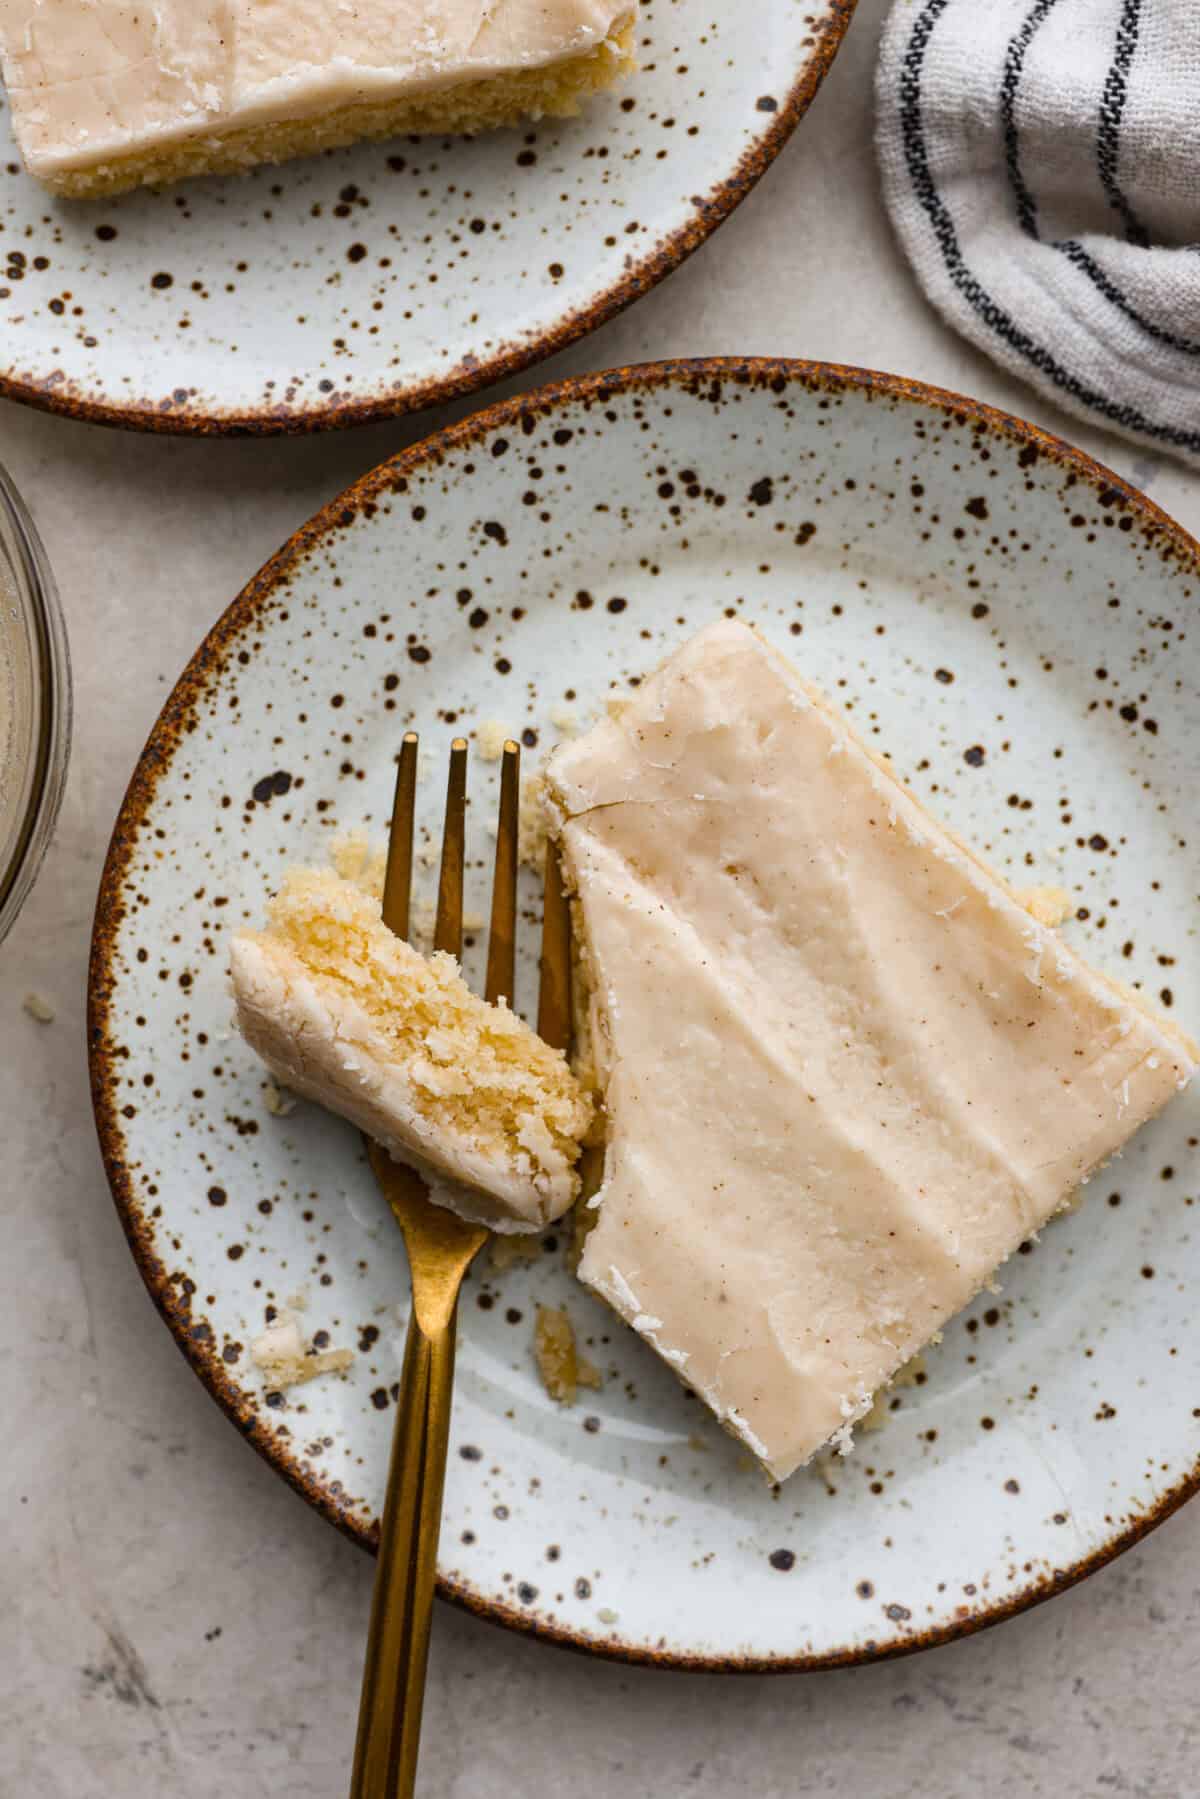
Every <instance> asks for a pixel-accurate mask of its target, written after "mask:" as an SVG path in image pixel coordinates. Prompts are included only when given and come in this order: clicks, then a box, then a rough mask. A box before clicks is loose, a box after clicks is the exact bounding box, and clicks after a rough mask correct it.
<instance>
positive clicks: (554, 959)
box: [537, 842, 571, 1049]
mask: <svg viewBox="0 0 1200 1799" xmlns="http://www.w3.org/2000/svg"><path fill="white" fill-rule="evenodd" d="M543 893H544V898H543V902H542V905H543V909H542V960H541V983H540V986H539V990H538V1023H537V1028H538V1036H539V1037H541V1038H542V1039H543V1040H544V1041H545V1042H546V1043H548V1044H549V1045H550V1047H551V1049H566V1047H567V1045H568V1043H569V1042H570V1038H571V913H570V908H569V906H568V904H567V896H566V894H565V892H564V891H563V883H562V870H561V869H560V867H559V864H558V852H557V850H556V849H555V847H554V844H553V843H552V842H548V843H547V844H546V872H545V878H544V883H543Z"/></svg>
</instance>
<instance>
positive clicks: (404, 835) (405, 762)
mask: <svg viewBox="0 0 1200 1799" xmlns="http://www.w3.org/2000/svg"><path fill="white" fill-rule="evenodd" d="M416 799H417V734H416V732H415V731H406V732H405V734H404V740H403V742H402V743H401V745H400V766H399V767H398V768H397V770H396V797H395V799H394V801H393V803H392V825H391V830H390V832H389V833H388V850H387V874H386V875H385V877H384V882H383V922H384V924H385V925H386V926H387V928H388V930H389V931H394V932H395V933H396V936H397V937H407V936H408V912H409V904H410V901H411V896H412V868H413V813H414V811H415V808H416Z"/></svg>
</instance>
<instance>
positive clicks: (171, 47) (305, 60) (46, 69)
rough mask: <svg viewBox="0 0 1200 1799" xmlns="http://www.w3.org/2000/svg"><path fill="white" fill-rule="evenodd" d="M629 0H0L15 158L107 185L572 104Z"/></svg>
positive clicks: (482, 123)
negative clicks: (346, 0) (140, 0)
mask: <svg viewBox="0 0 1200 1799" xmlns="http://www.w3.org/2000/svg"><path fill="white" fill-rule="evenodd" d="M636 3H637V0H493V3H491V4H488V0H403V3H401V0H355V4H354V5H352V6H349V5H344V4H337V5H335V4H331V3H330V0H154V3H153V4H149V3H146V4H143V5H126V4H123V3H122V0H0V68H2V70H3V75H4V82H5V86H6V87H7V89H8V102H9V107H10V109H11V112H12V120H13V126H14V129H15V131H16V136H17V142H18V145H19V146H20V150H21V154H22V156H23V157H24V159H25V165H26V167H27V168H28V170H29V171H30V173H31V174H33V175H36V176H37V177H38V179H39V180H41V181H43V182H45V183H46V185H47V186H48V187H51V188H53V189H55V190H56V191H57V192H58V193H61V194H67V195H71V196H89V195H99V194H114V193H119V192H120V191H121V190H122V189H124V188H130V187H136V186H137V185H138V184H139V183H142V182H155V183H157V182H167V181H178V180H181V179H182V178H184V177H186V176H191V175H214V174H226V173H229V172H231V171H237V170H244V169H248V168H251V167H252V166H253V165H254V164H256V163H261V162H282V161H284V160H285V159H286V158H288V157H292V156H307V155H310V154H312V153H313V152H314V151H317V150H324V149H329V148H330V147H332V146H334V145H337V144H349V143H352V142H354V141H355V139H357V138H383V137H394V136H397V135H399V134H401V133H407V132H437V133H446V132H468V133H472V132H478V131H484V130H488V129H490V128H491V127H493V126H497V125H511V124H515V123H516V122H518V121H519V120H521V119H526V118H538V117H541V116H542V115H550V116H553V117H562V116H566V115H569V114H571V113H574V112H577V111H578V110H579V106H580V103H581V101H583V100H584V99H586V97H587V96H588V95H589V94H592V93H594V92H596V91H597V90H599V89H601V88H605V87H608V86H609V85H611V83H612V82H613V81H614V80H616V78H617V77H618V76H619V75H620V74H622V73H623V72H624V71H625V70H627V69H629V68H630V67H632V62H633V27H634V17H635V11H636Z"/></svg>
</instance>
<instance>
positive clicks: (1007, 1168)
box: [549, 622, 1198, 1479]
mask: <svg viewBox="0 0 1200 1799" xmlns="http://www.w3.org/2000/svg"><path fill="white" fill-rule="evenodd" d="M549 790H550V794H551V796H552V800H553V802H554V804H555V805H556V807H557V808H558V811H559V814H560V818H559V828H560V831H561V842H562V849H563V856H564V864H565V868H566V872H567V877H568V881H569V883H570V884H571V885H572V886H573V888H574V890H575V893H576V895H577V905H578V912H579V919H580V922H581V924H582V933H581V935H582V942H581V949H582V953H583V957H584V969H585V972H586V974H587V976H588V979H589V982H590V987H591V1001H590V1004H591V1011H592V1035H593V1038H594V1043H593V1053H594V1055H595V1057H596V1060H597V1063H598V1066H599V1075H600V1082H601V1086H602V1088H603V1093H604V1099H605V1104H606V1109H607V1128H608V1142H607V1149H606V1156H605V1164H604V1179H603V1185H602V1187H601V1189H600V1191H599V1193H598V1194H597V1195H596V1198H595V1201H594V1202H593V1203H594V1204H596V1205H597V1206H598V1208H599V1211H598V1218H597V1221H596V1223H595V1226H594V1228H593V1229H592V1230H591V1232H590V1234H589V1235H588V1237H587V1241H586V1246H585V1248H584V1252H583V1259H582V1263H581V1266H580V1274H581V1277H582V1279H583V1280H584V1281H585V1282H586V1283H587V1284H588V1285H589V1286H590V1287H592V1288H594V1289H595V1290H596V1291H597V1292H598V1293H600V1294H602V1295H603V1296H604V1297H605V1298H606V1299H607V1300H608V1301H609V1302H610V1303H611V1304H612V1305H613V1306H614V1307H615V1308H616V1309H617V1311H618V1312H620V1313H621V1314H622V1315H623V1316H624V1317H625V1318H626V1319H627V1320H628V1321H629V1323H631V1324H632V1325H633V1328H634V1329H635V1330H637V1331H639V1332H640V1333H641V1334H642V1336H643V1337H645V1338H646V1339H647V1341H648V1342H650V1343H652V1344H653V1345H654V1347H655V1348H656V1349H657V1350H658V1352H659V1353H660V1354H661V1355H662V1356H664V1357H665V1358H666V1359H667V1361H668V1362H670V1363H671V1365H672V1366H673V1367H674V1368H675V1369H676V1370H677V1371H678V1373H679V1375H680V1377H681V1378H682V1379H683V1380H685V1381H686V1382H687V1384H688V1385H689V1386H690V1387H692V1388H694V1389H695V1391H696V1392H697V1393H699V1394H700V1395H701V1396H702V1397H703V1398H704V1399H705V1400H706V1401H707V1402H708V1404H709V1405H710V1406H711V1407H712V1408H713V1410H714V1411H715V1412H716V1414H717V1416H718V1417H719V1418H720V1419H722V1421H723V1422H724V1423H725V1424H726V1425H727V1426H728V1427H729V1428H730V1429H731V1430H732V1431H734V1432H735V1433H736V1434H737V1435H738V1436H740V1437H741V1438H742V1439H743V1440H744V1441H745V1442H746V1443H747V1444H748V1445H749V1446H750V1448H751V1449H752V1450H753V1451H754V1453H755V1454H756V1455H757V1456H758V1457H759V1458H760V1459H761V1461H762V1462H763V1463H764V1464H765V1465H766V1467H767V1468H768V1470H769V1471H770V1472H771V1473H772V1474H773V1475H775V1476H776V1477H777V1478H779V1479H782V1478H784V1477H785V1476H786V1475H788V1474H790V1473H791V1472H792V1470H793V1469H795V1468H796V1467H798V1466H799V1465H800V1464H801V1463H803V1462H804V1461H806V1460H807V1459H808V1458H809V1457H810V1456H811V1455H812V1454H813V1453H814V1452H815V1451H816V1450H817V1449H819V1448H820V1447H821V1446H822V1445H823V1444H826V1443H828V1442H829V1441H830V1440H831V1439H840V1440H841V1442H842V1443H843V1444H845V1443H847V1442H848V1437H849V1427H850V1426H851V1425H852V1424H853V1422H854V1421H855V1420H856V1419H858V1418H860V1417H862V1416H863V1415H864V1414H865V1413H866V1412H867V1410H868V1409H869V1407H870V1405H871V1398H872V1394H873V1393H874V1392H875V1390H876V1389H877V1388H878V1387H879V1386H880V1385H881V1384H882V1383H883V1382H885V1381H887V1380H888V1378H889V1377H890V1376H891V1375H893V1374H894V1373H895V1372H896V1370H897V1369H898V1368H900V1367H901V1366H902V1365H903V1364H904V1363H905V1362H907V1361H908V1360H909V1358H910V1357H912V1356H913V1355H914V1354H915V1353H916V1352H917V1351H918V1350H920V1349H921V1347H922V1346H923V1345H924V1344H926V1343H928V1342H929V1340H930V1338H931V1337H933V1336H934V1335H935V1333H936V1332H937V1331H938V1330H939V1328H940V1327H941V1326H942V1325H943V1324H944V1323H945V1322H946V1320H947V1319H948V1318H949V1317H950V1316H951V1315H952V1314H953V1313H955V1312H957V1311H958V1310H959V1309H960V1308H961V1307H962V1306H963V1305H965V1304H966V1302H967V1301H968V1300H969V1299H970V1298H971V1297H972V1296H973V1295H974V1294H975V1293H976V1292H977V1291H978V1289H979V1288H980V1287H981V1286H982V1285H983V1284H984V1283H986V1282H987V1281H988V1280H989V1279H990V1278H991V1276H992V1275H993V1274H994V1272H995V1270H996V1269H997V1268H998V1266H999V1265H1000V1263H1002V1262H1003V1261H1004V1260H1005V1258H1006V1257H1007V1256H1009V1255H1011V1254H1012V1253H1013V1251H1014V1250H1015V1249H1016V1248H1017V1247H1018V1245H1019V1244H1020V1243H1021V1242H1022V1241H1023V1240H1024V1239H1025V1238H1027V1237H1028V1236H1029V1235H1030V1234H1031V1233H1032V1232H1035V1231H1037V1230H1038V1229H1039V1228H1040V1227H1041V1226H1042V1225H1043V1224H1045V1222H1046V1221H1047V1219H1048V1218H1050V1217H1051V1216H1052V1215H1053V1214H1054V1213H1055V1212H1057V1211H1058V1210H1059V1209H1060V1208H1061V1207H1062V1206H1063V1205H1064V1204H1065V1203H1066V1202H1067V1201H1068V1200H1069V1199H1070V1197H1071V1195H1072V1194H1073V1193H1074V1191H1075V1189H1076V1188H1077V1187H1078V1185H1079V1183H1080V1182H1081V1181H1084V1180H1086V1179H1087V1177H1088V1176H1089V1175H1090V1174H1091V1172H1092V1171H1093V1170H1094V1169H1095V1168H1097V1167H1098V1166H1099V1165H1100V1164H1101V1163H1102V1162H1104V1161H1105V1160H1106V1159H1107V1158H1108V1157H1109V1156H1112V1155H1114V1154H1115V1153H1116V1152H1117V1151H1118V1150H1119V1149H1120V1148H1121V1147H1122V1145H1123V1144H1125V1143H1126V1142H1127V1141H1128V1139H1129V1138H1130V1137H1131V1136H1132V1135H1133V1133H1134V1132H1135V1131H1136V1130H1137V1128H1138V1126H1139V1125H1141V1124H1142V1123H1143V1122H1144V1121H1145V1120H1146V1119H1148V1118H1149V1117H1151V1116H1152V1114H1154V1113H1155V1112H1157V1111H1158V1110H1159V1109H1160V1107H1162V1106H1164V1105H1165V1104H1166V1103H1167V1101H1168V1100H1170V1099H1171V1098H1172V1096H1173V1095H1174V1094H1175V1093H1176V1092H1178V1090H1179V1089H1180V1088H1181V1087H1182V1086H1183V1085H1184V1084H1185V1083H1186V1081H1187V1079H1188V1077H1189V1076H1190V1075H1191V1074H1192V1072H1193V1071H1194V1069H1195V1067H1196V1062H1197V1055H1198V1052H1197V1050H1196V1047H1195V1045H1194V1044H1192V1043H1191V1042H1190V1041H1189V1040H1188V1039H1187V1038H1186V1037H1185V1036H1184V1035H1183V1034H1182V1032H1180V1031H1178V1030H1176V1029H1175V1028H1173V1027H1172V1026H1171V1025H1170V1024H1168V1023H1167V1022H1166V1021H1164V1020H1163V1019H1160V1018H1158V1017H1156V1016H1155V1015H1154V1014H1153V1013H1152V1012H1151V1011H1150V1010H1149V1008H1147V1007H1146V1006H1144V1005H1143V1004H1142V1003H1141V1001H1140V999H1139V998H1138V996H1137V995H1136V994H1135V993H1132V992H1129V991H1126V990H1125V989H1123V988H1120V987H1118V986H1117V985H1115V984H1114V983H1113V982H1111V981H1109V980H1108V979H1106V978H1105V977H1104V976H1103V975H1101V974H1098V973H1096V972H1095V971H1094V970H1092V969H1090V968H1089V967H1088V966H1087V965H1086V964H1085V963H1084V962H1083V961H1082V960H1081V959H1080V958H1079V956H1077V955H1076V954H1075V953H1074V952H1073V951H1072V950H1071V949H1070V948H1069V947H1068V946H1067V945H1066V944H1065V943H1064V942H1063V941H1062V940H1061V939H1060V938H1059V937H1058V936H1057V935H1056V934H1055V933H1054V932H1053V931H1052V930H1049V929H1047V928H1046V927H1045V926H1043V925H1040V924H1039V923H1038V922H1037V921H1036V920H1035V919H1034V918H1032V917H1031V916H1030V914H1029V912H1028V911H1027V910H1026V909H1025V908H1024V907H1023V906H1022V905H1021V904H1020V903H1019V902H1018V900H1017V898H1016V897H1015V895H1014V893H1013V891H1012V890H1011V889H1010V888H1009V886H1008V885H1007V884H1006V883H1005V882H1004V881H1003V880H1001V879H1000V878H999V877H998V876H997V875H995V874H994V873H992V872H991V871H990V870H989V869H988V868H987V867H986V866H985V865H984V864H983V863H982V862H981V861H980V860H979V859H978V857H976V856H975V855H974V854H973V853H972V852H971V851H970V850H968V849H967V848H966V847H965V846H964V845H963V844H961V843H960V842H959V841H958V840H957V839H956V838H955V837H953V836H952V835H951V834H950V833H949V832H947V831H946V830H944V829H943V828H942V827H941V826H940V825H939V824H938V823H937V822H936V821H935V820H934V819H933V818H931V817H930V816H929V814H928V813H927V812H926V811H925V810H924V808H923V807H922V806H921V805H920V804H919V803H918V802H917V800H916V799H915V798H914V797H913V796H912V795H911V794H910V793H909V792H908V791H907V790H906V789H905V788H904V787H903V786H902V785H901V783H900V782H899V781H898V780H897V778H896V777H895V775H894V774H892V772H891V771H890V769H889V768H888V767H887V766H886V765H885V764H884V763H882V762H881V761H880V760H878V759H877V758H876V757H874V756H873V755H872V754H871V753H870V752H869V751H868V750H867V749H866V748H865V746H864V745H863V744H862V743H861V742H860V741H859V739H858V738H857V737H856V736H855V734H854V732H853V731H852V730H851V729H850V727H849V725H848V723H847V721H846V720H845V719H844V718H843V717H842V716H841V715H840V714H839V713H837V712H836V711H835V710H834V708H833V707H832V706H831V705H830V704H829V703H828V702H827V701H826V700H825V699H824V698H823V697H822V696H821V695H820V694H819V693H817V692H816V691H814V690H813V689H812V688H811V687H809V686H808V685H807V684H806V683H805V682H803V681H802V680H801V679H800V678H799V676H798V675H797V674H796V673H795V672H794V671H793V670H792V668H791V667H790V666H789V664H788V663H787V662H786V661H785V660H784V659H783V658H782V657H781V656H779V655H778V654H777V653H776V652H775V651H774V650H773V649H771V648H770V647H769V646H768V645H767V644H766V643H765V642H764V641H763V640H762V639H760V638H759V637H758V636H757V635H755V634H754V633H753V632H752V631H750V630H748V629H747V628H746V627H744V626H743V625H740V624H736V623H727V622H722V623H720V624H716V625H713V626H711V627H710V628H709V629H707V630H705V631H703V632H702V633H701V634H700V635H699V636H698V637H696V638H694V639H693V640H692V641H691V642H690V643H688V644H687V645H686V646H685V647H684V648H682V649H681V650H679V651H678V652H677V653H676V654H675V655H674V656H672V657H671V658H670V660H669V661H668V662H667V663H666V664H665V665H664V666H663V667H662V668H661V669H660V670H659V671H658V672H657V673H656V674H655V675H653V676H652V677H650V678H649V679H647V680H646V682H645V683H644V684H643V685H642V686H641V687H640V689H639V690H638V692H637V694H636V697H634V698H633V699H632V700H631V702H630V703H629V704H628V706H626V707H625V708H624V709H623V710H622V711H621V712H620V713H619V715H618V716H617V717H616V718H612V719H609V720H606V721H605V722H603V723H601V724H600V725H598V726H596V727H595V729H593V730H592V731H591V732H590V733H589V734H588V735H587V736H585V737H581V738H579V739H577V740H576V741H575V742H573V743H570V744H567V745H564V746H563V747H561V748H560V749H559V750H558V751H556V753H555V755H554V757H553V758H552V760H551V763H550V768H549ZM579 935H580V933H578V932H577V937H578V936H579Z"/></svg>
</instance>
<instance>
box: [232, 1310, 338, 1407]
mask: <svg viewBox="0 0 1200 1799" xmlns="http://www.w3.org/2000/svg"><path fill="white" fill-rule="evenodd" d="M250 1354H251V1355H252V1356H253V1358H254V1361H255V1363H256V1364H257V1366H258V1367H259V1368H261V1369H262V1371H263V1373H264V1375H265V1376H266V1378H267V1380H268V1381H269V1382H270V1384H271V1387H272V1389H273V1390H277V1391H282V1390H283V1389H284V1388H286V1387H299V1386H303V1385H304V1383H305V1382H306V1381H310V1380H316V1378H317V1376H318V1375H320V1374H344V1373H345V1371H346V1369H347V1368H349V1366H350V1364H351V1363H352V1362H353V1360H354V1351H353V1350H352V1349H313V1348H312V1346H311V1345H308V1346H306V1345H305V1342H304V1339H303V1337H302V1336H301V1335H300V1326H299V1324H298V1323H297V1322H296V1320H295V1318H293V1317H291V1316H290V1315H289V1314H288V1313H286V1312H284V1313H282V1314H281V1315H280V1317H279V1318H278V1319H277V1320H276V1321H275V1322H274V1323H273V1324H269V1325H268V1326H267V1328H266V1330H265V1331H263V1333H262V1335H261V1336H259V1337H256V1338H255V1339H254V1341H253V1343H252V1344H251V1345H250Z"/></svg>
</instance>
